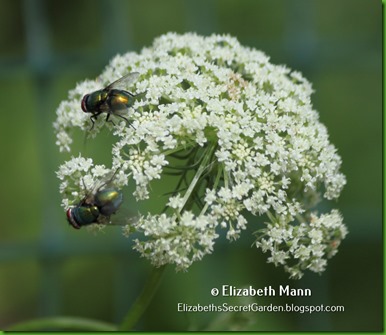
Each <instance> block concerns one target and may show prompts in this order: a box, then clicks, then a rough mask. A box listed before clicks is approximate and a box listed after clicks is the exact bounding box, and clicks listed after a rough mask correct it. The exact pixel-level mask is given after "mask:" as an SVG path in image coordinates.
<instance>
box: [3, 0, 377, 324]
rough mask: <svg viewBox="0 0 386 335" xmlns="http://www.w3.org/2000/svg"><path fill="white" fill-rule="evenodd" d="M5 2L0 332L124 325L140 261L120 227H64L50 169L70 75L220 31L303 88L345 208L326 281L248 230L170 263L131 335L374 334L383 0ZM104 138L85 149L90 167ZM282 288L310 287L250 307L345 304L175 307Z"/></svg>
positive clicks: (139, 281) (73, 78) (82, 75)
mask: <svg viewBox="0 0 386 335" xmlns="http://www.w3.org/2000/svg"><path fill="white" fill-rule="evenodd" d="M0 8H1V10H0V22H2V29H1V30H0V99H1V114H0V117H1V122H0V137H1V141H0V143H1V156H2V159H1V161H0V178H1V188H2V191H3V192H2V193H1V194H0V204H1V205H0V206H1V216H0V227H1V228H0V229H1V230H0V329H5V328H6V327H7V326H9V325H11V324H13V323H15V322H20V321H22V320H25V319H31V318H36V317H44V316H52V315H74V316H82V317H91V318H97V319H99V320H103V321H108V322H120V321H121V319H122V317H123V316H124V314H125V311H126V310H127V309H128V308H129V307H130V305H131V304H132V303H133V300H134V299H135V297H136V296H137V295H138V293H139V291H140V290H141V288H142V286H143V282H144V280H145V279H146V277H147V276H148V274H149V272H150V270H151V267H150V265H149V264H148V262H147V261H146V260H143V259H140V258H139V256H138V254H137V253H135V252H133V251H131V246H130V243H129V242H128V240H127V239H125V238H124V237H122V236H121V234H120V229H118V228H117V229H114V228H112V229H109V230H107V231H106V232H105V233H104V234H100V235H97V236H94V235H92V234H90V233H88V232H87V231H85V230H84V229H83V230H80V231H75V230H74V229H72V228H70V227H69V226H68V224H67V223H66V220H65V214H64V212H63V210H62V209H61V207H60V197H59V194H58V180H57V179H56V177H55V171H56V169H57V168H58V166H59V165H60V164H61V163H62V162H64V160H66V159H68V158H69V157H70V155H64V154H62V155H61V154H59V153H58V150H57V148H56V146H55V136H54V133H53V129H52V122H53V121H54V119H55V110H56V108H57V106H58V105H59V103H60V101H62V100H63V99H66V97H67V93H68V91H69V90H70V89H72V88H74V87H75V84H76V83H77V82H79V81H81V80H84V79H86V78H94V77H96V76H97V75H98V74H99V73H101V71H102V70H103V68H104V67H105V65H107V63H108V62H109V60H110V59H111V58H112V57H113V56H114V55H115V54H117V53H125V52H127V51H140V49H141V48H142V47H144V46H149V45H150V44H151V43H152V41H153V39H154V38H155V37H157V36H159V35H161V34H163V33H166V32H168V31H176V32H179V33H183V32H188V31H194V32H197V33H199V34H203V35H209V34H211V33H229V34H231V35H233V36H235V37H237V38H238V39H239V41H240V43H241V44H243V45H246V46H250V47H254V48H257V49H260V50H263V51H264V52H265V53H267V54H268V55H269V56H270V57H271V61H272V62H273V63H275V64H286V65H288V66H289V67H291V68H293V69H296V70H299V71H301V72H302V73H303V74H304V76H305V77H306V78H308V79H309V80H310V81H311V82H312V83H313V87H314V89H315V90H316V93H315V94H314V95H313V104H314V107H315V108H316V109H317V110H318V111H319V112H320V119H321V121H322V122H323V123H324V124H325V125H326V126H327V128H328V130H329V133H330V139H331V142H332V143H334V144H335V145H336V147H337V148H338V150H339V153H340V155H341V156H342V158H343V172H344V173H345V174H346V176H347V180H348V184H347V186H346V188H345V189H344V191H343V193H342V196H341V198H340V199H339V201H338V202H337V203H336V204H331V206H334V207H337V208H339V209H340V210H341V211H342V213H343V215H344V218H345V222H346V224H347V226H348V228H349V231H350V234H349V235H348V236H347V238H346V240H345V241H343V244H342V245H341V247H340V251H339V253H338V254H337V255H336V256H335V257H334V258H333V259H332V260H331V261H330V262H329V266H328V269H327V271H326V272H325V273H324V274H323V275H322V276H318V275H314V274H312V273H307V274H306V275H305V277H304V278H303V279H302V280H300V281H292V280H288V278H287V275H286V274H285V273H284V272H283V270H282V269H281V268H275V267H274V266H273V265H270V264H266V263H265V261H266V255H262V254H261V253H260V252H259V251H257V250H256V249H255V248H251V244H252V242H253V237H252V236H250V235H248V234H244V236H242V238H241V239H240V240H239V241H238V242H236V243H232V244H229V243H227V242H226V241H219V242H218V243H217V244H216V247H215V252H214V253H213V254H212V255H210V256H206V257H205V258H204V260H203V261H201V262H198V263H196V264H194V265H193V266H192V267H191V268H190V270H189V272H187V273H177V274H176V273H175V272H174V269H172V268H170V269H168V270H167V272H166V275H165V277H164V279H163V282H162V284H161V286H160V289H159V291H158V292H157V294H156V296H155V298H154V301H153V302H152V304H151V306H150V307H149V309H148V311H147V312H146V314H145V315H144V317H143V318H142V319H141V322H140V323H139V324H138V327H137V329H138V330H154V331H155V330H158V331H162V330H168V331H181V330H188V329H190V330H201V329H208V330H228V329H239V330H265V331H268V330H270V331H286V330H289V331H324V330H326V331H327V330H328V331H329V330H334V331H343V330H346V331H380V330H381V329H382V327H383V271H382V268H383V263H382V260H383V258H382V257H383V256H382V15H381V14H382V7H381V2H380V1H379V0H340V1H336V0H163V1H159V0H158V1H157V0H132V1H130V0H129V1H122V0H115V1H107V0H76V1H75V0H56V1H48V0H46V1H44V0H25V1H21V0H0ZM79 110H80V109H79ZM103 136H106V138H107V137H108V135H107V134H106V133H105V135H101V138H99V139H98V141H99V142H98V141H97V142H95V143H90V144H87V145H88V146H87V150H88V154H89V155H91V156H95V157H97V158H98V159H101V160H103V159H105V158H104V152H105V151H106V150H104V146H103V141H104V138H103ZM79 138H80V139H81V138H82V137H81V136H80V137H79ZM79 142H81V140H79ZM77 153H78V152H77V151H74V152H73V153H72V154H73V155H77ZM134 205H135V204H134ZM134 205H133V204H131V206H132V209H134V210H135V207H134ZM288 283H289V284H291V285H293V286H294V287H298V288H311V289H312V293H313V295H312V297H303V298H286V299H283V298H280V297H273V298H269V297H267V298H259V299H258V300H253V299H252V301H257V302H258V303H259V304H270V303H273V304H284V303H294V304H298V305H320V304H324V305H343V306H344V307H345V312H343V313H315V314H311V315H310V314H297V313H260V314H259V313H257V314H252V315H249V314H242V315H240V314H226V315H222V314H216V313H199V314H184V313H177V303H178V302H183V303H189V304H194V303H200V304H207V303H220V302H223V301H226V302H229V303H239V302H240V301H238V300H236V299H231V298H228V299H225V298H224V299H222V298H213V297H211V296H210V289H211V288H212V287H220V285H222V284H229V285H234V286H243V285H252V286H254V287H263V286H268V285H272V286H273V287H277V286H278V285H279V284H282V285H286V284H288ZM242 303H244V302H243V301H242Z"/></svg>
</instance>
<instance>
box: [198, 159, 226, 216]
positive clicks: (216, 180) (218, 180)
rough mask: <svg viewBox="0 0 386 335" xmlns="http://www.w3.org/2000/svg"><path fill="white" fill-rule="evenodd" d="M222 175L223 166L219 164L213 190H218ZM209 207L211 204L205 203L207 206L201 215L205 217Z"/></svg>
mask: <svg viewBox="0 0 386 335" xmlns="http://www.w3.org/2000/svg"><path fill="white" fill-rule="evenodd" d="M222 173H223V164H219V166H218V171H217V175H216V179H215V181H214V183H213V189H214V190H217V186H218V184H219V182H220V179H221V176H222ZM208 207H209V204H208V203H205V206H204V207H203V208H202V210H201V213H200V215H204V214H205V212H206V210H207V209H208Z"/></svg>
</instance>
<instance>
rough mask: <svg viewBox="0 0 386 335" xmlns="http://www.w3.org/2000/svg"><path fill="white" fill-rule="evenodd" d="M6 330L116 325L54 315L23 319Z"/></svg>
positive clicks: (105, 328) (102, 328)
mask: <svg viewBox="0 0 386 335" xmlns="http://www.w3.org/2000/svg"><path fill="white" fill-rule="evenodd" d="M6 330H7V331H23V332H24V331H27V332H30V331H43V330H61V331H63V330H65V331H101V332H109V331H117V327H116V326H115V325H113V324H111V323H107V322H101V321H98V320H93V319H87V318H80V317H72V316H54V317H48V318H40V319H34V320H28V321H23V322H20V323H17V324H14V325H12V326H10V327H8V328H7V329H6Z"/></svg>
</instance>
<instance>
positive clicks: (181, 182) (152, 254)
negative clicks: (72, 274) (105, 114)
mask: <svg viewBox="0 0 386 335" xmlns="http://www.w3.org/2000/svg"><path fill="white" fill-rule="evenodd" d="M131 72H138V73H139V74H140V75H139V78H138V80H137V82H136V83H134V84H133V85H132V86H131V87H130V89H131V92H132V93H133V94H134V95H138V94H140V93H143V94H141V97H140V98H138V99H136V101H135V102H134V103H133V105H132V106H131V107H129V108H128V110H127V114H126V115H125V117H127V118H128V119H129V120H130V121H131V123H132V126H127V124H126V123H125V122H120V120H117V119H114V124H115V125H114V124H112V123H108V122H107V123H106V122H105V121H104V118H99V119H98V120H97V121H96V122H95V127H94V128H93V129H92V131H91V135H92V136H96V135H97V133H98V132H99V131H100V129H101V128H102V127H108V128H110V129H111V130H112V132H113V133H114V135H115V136H116V143H115V144H114V145H113V147H112V148H111V154H112V167H111V169H106V168H105V167H104V166H98V165H97V166H94V165H93V163H92V161H91V160H90V159H89V158H88V159H85V158H82V157H78V158H74V159H72V160H70V161H68V162H66V163H65V164H64V165H63V166H62V167H61V168H60V169H59V172H58V176H59V178H60V179H61V180H62V185H61V192H62V194H63V205H64V207H68V206H69V205H71V204H73V203H75V202H76V201H79V197H80V196H81V195H82V193H83V192H84V186H83V184H82V183H84V184H88V185H92V184H93V183H96V182H98V181H99V182H102V181H101V180H103V176H104V175H107V174H108V173H110V174H111V172H112V171H119V173H117V176H116V180H115V181H114V183H115V186H116V187H121V188H123V187H127V186H126V185H127V183H128V181H129V180H133V181H134V184H135V190H133V191H134V195H135V197H136V199H137V200H138V201H141V200H144V199H150V200H153V201H157V202H159V201H163V202H164V205H165V211H163V213H155V214H153V213H141V214H140V216H139V219H138V220H137V221H136V222H134V223H133V224H131V225H128V226H126V227H125V228H124V233H125V234H126V235H130V234H129V233H131V232H132V231H137V232H139V233H142V235H140V236H142V237H139V238H138V239H136V240H135V246H134V248H135V249H136V250H138V251H139V252H140V253H141V255H142V256H144V257H146V258H148V259H149V260H150V261H151V262H152V263H153V264H154V265H155V266H161V265H164V264H167V263H173V264H175V265H176V268H177V269H178V270H181V269H186V268H188V267H189V266H190V265H191V264H192V262H193V261H196V260H200V259H201V258H202V257H203V256H204V255H205V254H209V253H211V252H212V250H213V247H214V244H215V240H216V238H218V234H219V231H220V230H221V229H223V230H226V236H227V238H228V239H229V240H236V239H238V238H239V237H240V234H241V232H242V230H244V229H245V228H246V226H247V224H250V225H253V227H255V228H256V239H255V240H256V246H257V247H258V248H260V249H262V251H263V252H269V254H270V256H269V258H268V261H269V262H272V263H274V264H275V265H279V264H280V265H283V266H284V269H285V270H286V271H288V272H289V273H290V276H292V277H294V278H300V277H301V276H302V274H303V270H305V269H307V268H308V269H310V270H311V271H314V272H322V271H323V270H324V269H325V266H326V259H328V258H329V257H331V256H332V255H334V254H335V253H336V251H337V246H338V245H339V243H340V241H341V240H342V239H343V238H344V237H345V235H346V233H347V230H346V227H345V226H344V224H343V223H342V217H341V215H340V214H339V212H338V211H337V210H333V211H331V213H327V214H322V215H321V216H317V214H316V213H314V212H312V211H313V208H314V207H315V205H316V204H317V203H318V202H319V201H320V200H322V198H325V199H327V200H331V199H336V198H338V196H339V194H340V192H341V190H342V188H343V186H344V184H345V183H346V180H345V177H344V175H343V174H342V173H341V172H340V171H339V170H340V165H341V159H340V157H339V156H338V154H337V152H336V149H335V147H334V146H333V145H332V144H331V143H330V142H329V140H328V133H327V129H326V127H325V126H324V125H322V124H321V123H320V122H319V120H318V114H317V112H316V111H315V110H314V109H313V108H312V105H311V100H310V95H311V93H312V88H311V85H310V84H309V83H308V81H307V80H306V79H304V78H303V77H302V75H301V74H300V73H298V72H294V71H291V70H290V69H288V68H286V67H284V66H278V65H273V64H271V63H270V62H269V58H268V57H267V56H266V55H265V54H264V53H262V52H260V51H257V50H254V49H250V48H246V47H243V46H241V45H240V44H239V42H238V41H237V40H236V39H235V38H232V37H230V36H220V35H212V36H209V37H202V36H198V35H195V34H185V35H177V34H174V33H169V34H166V35H163V36H161V37H159V38H158V39H156V40H155V41H154V43H153V46H152V47H150V48H145V49H143V50H142V51H141V52H140V53H139V54H137V53H127V54H125V55H122V56H116V57H115V58H114V59H113V60H112V61H111V63H110V64H109V65H108V66H107V67H106V69H105V71H104V72H103V73H102V74H101V76H100V77H99V78H98V81H85V82H83V83H81V84H79V85H78V86H77V87H76V88H75V89H74V90H73V91H71V92H70V94H69V99H68V100H66V101H64V102H62V103H61V105H60V106H59V108H58V110H57V115H58V117H57V120H56V122H55V124H54V127H55V130H56V133H57V144H58V145H59V148H60V150H61V151H69V150H70V145H71V141H72V140H71V130H72V129H73V128H75V127H79V128H81V129H82V130H84V131H89V129H90V125H91V124H90V120H89V117H88V116H87V115H85V113H82V111H81V109H80V101H81V99H82V97H83V96H84V95H85V94H87V93H90V92H92V91H95V90H98V89H100V88H101V87H103V86H106V85H108V84H109V83H111V82H113V81H114V80H116V79H118V78H119V77H122V76H124V75H126V74H128V73H131ZM112 118H114V116H113V115H112ZM160 178H161V179H163V178H167V185H168V187H169V188H170V189H169V190H166V191H167V192H169V193H168V194H169V195H168V196H164V197H162V195H160V194H155V193H154V192H153V191H152V189H151V183H152V181H153V180H154V179H160ZM82 180H84V181H83V182H82ZM167 192H164V193H167ZM160 199H161V200H160ZM248 213H249V214H248ZM247 215H249V216H248V217H249V218H250V217H256V219H254V220H250V222H249V223H248V222H247V219H246V216H247ZM260 217H263V218H260ZM265 221H267V222H265Z"/></svg>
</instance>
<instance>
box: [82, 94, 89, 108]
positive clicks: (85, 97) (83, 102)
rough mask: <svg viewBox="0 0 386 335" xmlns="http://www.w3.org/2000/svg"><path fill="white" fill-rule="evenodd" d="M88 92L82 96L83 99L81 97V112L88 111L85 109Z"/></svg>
mask: <svg viewBox="0 0 386 335" xmlns="http://www.w3.org/2000/svg"><path fill="white" fill-rule="evenodd" d="M89 95H90V94H86V95H85V96H84V97H83V99H82V103H81V107H82V110H83V112H85V113H88V110H87V105H86V104H87V99H88V96H89Z"/></svg>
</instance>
